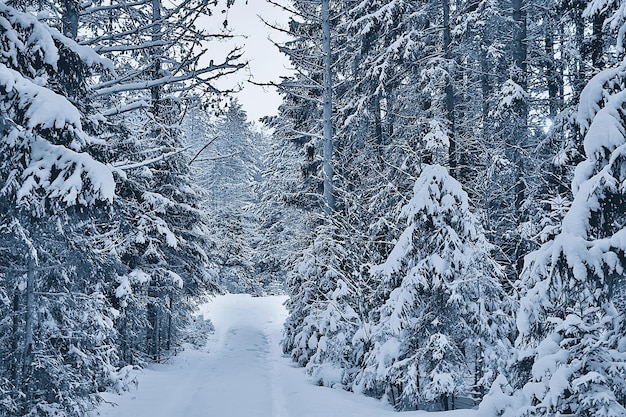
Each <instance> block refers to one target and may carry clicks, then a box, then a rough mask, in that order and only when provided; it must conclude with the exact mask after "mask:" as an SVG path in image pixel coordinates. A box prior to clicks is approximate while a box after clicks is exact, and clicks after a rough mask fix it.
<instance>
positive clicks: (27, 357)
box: [17, 254, 35, 407]
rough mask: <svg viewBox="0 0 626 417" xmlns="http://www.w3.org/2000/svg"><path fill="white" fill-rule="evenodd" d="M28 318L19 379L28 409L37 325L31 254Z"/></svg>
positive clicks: (27, 297)
mask: <svg viewBox="0 0 626 417" xmlns="http://www.w3.org/2000/svg"><path fill="white" fill-rule="evenodd" d="M25 313H26V317H25V323H24V349H23V351H22V369H21V372H20V376H19V378H18V384H17V389H20V390H22V392H23V393H24V395H25V398H24V405H25V407H28V403H29V401H30V398H31V395H32V393H31V392H30V389H29V383H30V381H29V377H30V374H31V365H32V363H33V350H34V335H33V332H34V330H33V328H34V323H35V257H34V254H31V255H30V256H29V258H28V271H27V273H26V312H25Z"/></svg>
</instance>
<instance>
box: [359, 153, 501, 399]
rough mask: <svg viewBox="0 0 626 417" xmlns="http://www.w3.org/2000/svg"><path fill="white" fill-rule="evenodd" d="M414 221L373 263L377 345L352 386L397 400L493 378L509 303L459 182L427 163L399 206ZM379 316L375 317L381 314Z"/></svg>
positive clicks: (460, 391) (463, 391)
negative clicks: (378, 301)
mask: <svg viewBox="0 0 626 417" xmlns="http://www.w3.org/2000/svg"><path fill="white" fill-rule="evenodd" d="M401 217H402V218H403V219H406V221H407V227H406V229H405V230H404V232H403V233H402V235H401V236H400V237H399V238H398V242H397V243H396V245H395V247H394V249H393V250H392V251H391V253H390V254H389V257H388V259H387V261H386V262H385V263H383V264H381V265H378V266H375V267H373V268H372V273H373V274H375V275H377V276H379V277H380V279H381V286H382V287H383V290H382V291H383V292H384V297H385V301H384V304H382V305H381V306H380V308H379V309H378V310H377V312H376V314H373V315H372V318H373V319H374V320H375V321H374V322H373V323H372V324H371V326H369V331H370V334H369V335H367V334H360V335H359V336H360V337H367V338H368V339H369V345H370V346H371V349H370V351H369V352H367V353H366V355H365V357H366V361H365V363H364V365H363V368H362V370H361V372H360V373H359V375H358V376H357V379H356V382H355V389H358V390H360V391H363V392H366V393H369V394H371V395H375V396H383V395H384V396H386V397H387V399H388V400H389V401H390V402H391V403H392V404H393V405H394V406H395V407H396V408H398V409H411V408H416V407H418V406H419V405H424V404H427V403H432V402H438V403H439V404H440V406H441V407H442V408H443V409H448V408H449V407H452V408H454V398H455V397H459V396H460V397H470V396H471V392H472V382H473V380H472V376H475V377H476V376H477V382H479V384H485V383H488V382H489V380H490V379H491V378H493V377H494V372H495V371H496V369H495V366H494V364H495V363H496V362H494V361H493V360H492V359H491V360H490V357H491V356H492V355H494V354H495V353H496V350H497V349H498V348H499V346H498V343H499V341H503V342H502V343H506V342H505V341H506V335H507V331H508V329H509V327H510V322H511V319H510V316H509V315H507V313H506V312H505V311H504V310H503V308H505V307H506V306H507V304H508V303H509V301H508V300H507V297H506V296H505V294H504V292H503V291H502V288H501V286H500V282H499V280H500V278H501V270H500V267H499V266H498V265H497V264H496V263H495V262H494V261H493V260H492V259H491V257H490V251H491V245H490V244H489V243H488V242H487V240H486V239H485V237H484V232H483V231H482V228H481V226H480V223H479V221H478V219H477V217H476V216H475V215H474V214H473V213H472V212H471V211H470V206H469V201H468V196H467V194H466V193H465V192H464V191H463V189H462V187H461V184H460V183H459V182H458V181H456V180H454V179H453V178H452V177H451V176H450V175H449V174H448V172H447V170H446V169H445V168H443V167H441V166H439V165H426V166H424V168H423V171H422V173H421V175H420V177H419V179H418V180H417V181H416V183H415V187H414V195H413V197H412V198H411V200H410V201H409V202H408V203H407V204H406V205H405V207H404V208H403V210H402V214H401ZM376 318H377V320H376Z"/></svg>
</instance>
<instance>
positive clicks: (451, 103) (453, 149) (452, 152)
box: [441, 0, 458, 178]
mask: <svg viewBox="0 0 626 417" xmlns="http://www.w3.org/2000/svg"><path fill="white" fill-rule="evenodd" d="M441 7H442V9H443V53H444V57H445V59H446V61H447V65H448V73H449V74H450V76H449V78H448V82H447V83H446V89H445V94H446V118H447V119H448V126H447V128H448V140H449V143H450V146H449V148H448V155H449V156H448V164H449V166H450V175H452V177H454V178H458V172H457V166H458V155H457V140H456V137H455V135H456V126H455V118H454V107H455V99H454V86H453V80H452V53H451V51H450V44H451V43H452V36H451V33H450V0H442V1H441Z"/></svg>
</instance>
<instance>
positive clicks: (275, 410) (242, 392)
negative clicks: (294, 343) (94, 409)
mask: <svg viewBox="0 0 626 417" xmlns="http://www.w3.org/2000/svg"><path fill="white" fill-rule="evenodd" d="M284 300H285V298H284V297H263V298H255V297H251V296H247V295H225V296H219V297H216V298H215V299H214V300H213V301H212V302H210V303H208V304H207V305H205V306H204V307H203V313H204V314H205V316H208V317H209V318H210V319H211V320H212V321H213V324H214V325H215V335H213V336H212V337H211V339H210V341H209V343H208V344H207V346H206V348H204V349H202V350H195V349H191V348H190V349H187V350H185V351H184V352H182V353H180V354H179V355H178V356H176V357H175V358H173V359H172V360H171V361H170V363H167V364H162V365H155V366H152V367H150V368H149V369H146V370H144V371H142V372H141V373H140V374H139V375H138V377H137V380H138V386H137V388H136V389H132V390H131V391H129V392H126V393H123V394H122V395H116V394H105V400H106V401H107V402H108V403H107V404H104V405H102V406H101V407H100V409H99V410H98V411H99V413H100V416H102V417H386V416H387V417H391V416H395V417H398V416H402V417H413V416H421V417H424V416H425V415H427V414H428V415H432V416H437V417H473V416H474V415H475V413H476V412H475V411H472V410H457V411H449V412H442V413H427V412H424V411H414V412H406V413H401V414H398V413H396V412H394V411H393V410H392V409H391V408H390V407H389V406H387V405H385V404H383V403H381V402H380V401H376V400H374V399H372V398H367V397H364V396H361V395H355V394H351V393H348V392H345V391H342V390H339V389H331V388H324V387H319V386H316V385H314V384H312V383H311V382H310V381H309V380H308V378H307V376H306V374H305V372H304V370H303V369H302V368H297V367H295V366H294V365H293V363H292V362H291V361H290V360H289V358H286V357H284V356H283V355H282V352H281V350H280V346H279V340H280V337H281V332H282V325H283V321H284V320H285V317H286V311H285V309H284V307H283V306H282V303H283V301H284Z"/></svg>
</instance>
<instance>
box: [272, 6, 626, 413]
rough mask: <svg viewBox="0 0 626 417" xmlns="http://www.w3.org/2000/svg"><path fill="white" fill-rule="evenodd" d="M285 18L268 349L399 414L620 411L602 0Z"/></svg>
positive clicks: (619, 302)
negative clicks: (278, 316) (295, 228)
mask: <svg viewBox="0 0 626 417" xmlns="http://www.w3.org/2000/svg"><path fill="white" fill-rule="evenodd" d="M289 8H290V11H291V13H292V16H293V18H292V20H291V21H290V23H289V26H288V27H287V28H282V30H286V31H288V32H289V33H290V34H291V35H292V40H291V41H289V42H287V43H286V44H284V45H282V46H281V49H282V50H283V52H284V53H286V54H287V55H288V56H289V58H290V60H291V62H292V65H293V67H294V69H295V74H294V75H293V76H292V77H290V78H287V79H285V80H284V81H283V82H282V83H281V84H280V86H279V87H280V89H281V91H282V93H283V97H284V103H283V105H282V107H281V108H280V114H279V115H278V117H276V118H272V119H270V120H269V121H270V123H271V124H272V126H273V127H274V129H275V131H274V135H273V139H274V142H275V145H274V149H273V150H272V153H273V155H274V158H273V160H274V165H272V166H271V167H272V169H273V170H274V171H276V172H278V171H281V170H282V171H284V174H283V175H282V176H281V179H282V182H281V183H280V184H277V185H276V187H275V190H276V191H274V192H273V196H274V199H273V200H272V201H274V202H275V204H277V205H279V206H282V207H285V208H286V209H289V210H292V211H294V212H295V213H298V222H299V226H300V227H302V225H303V224H304V225H305V230H304V232H303V233H301V234H300V235H299V236H298V237H299V241H298V243H297V244H294V248H297V247H298V245H300V247H301V248H302V249H298V250H297V251H296V256H294V257H292V258H291V260H288V261H289V262H290V265H291V272H290V273H289V275H288V291H289V294H290V296H291V298H290V300H289V302H288V308H289V310H290V316H289V318H288V319H287V323H286V330H285V338H284V340H283V348H284V350H285V352H286V353H289V354H290V355H291V357H292V358H293V359H294V361H296V362H298V363H299V364H300V365H302V366H305V367H306V368H307V370H308V371H309V372H310V374H311V375H313V376H315V378H316V379H317V380H318V381H319V382H320V383H321V384H327V385H334V386H341V387H343V388H345V389H347V390H352V391H359V392H364V393H366V394H368V395H372V396H375V397H378V398H383V397H384V398H386V399H387V400H388V401H389V402H391V403H392V404H393V405H394V406H395V407H396V408H398V409H415V408H425V409H449V408H455V407H468V406H471V405H475V404H478V403H480V402H481V401H482V405H481V410H482V411H483V412H484V413H485V415H506V416H513V415H515V416H517V415H519V416H522V415H523V416H528V415H564V414H572V415H581V416H582V415H594V416H615V415H625V414H626V409H625V408H624V407H625V406H626V395H625V391H624V384H623V381H624V378H625V377H626V356H625V355H626V344H625V342H626V332H624V330H623V328H622V327H623V323H624V318H625V316H624V314H625V311H624V287H623V285H624V280H623V274H624V243H623V239H622V238H621V235H622V234H623V232H624V222H623V217H624V215H623V208H624V203H625V202H624V186H623V181H624V179H623V175H624V161H623V157H622V153H623V148H624V144H625V143H626V141H625V135H624V132H625V131H626V124H625V121H626V119H625V116H624V110H623V109H624V98H623V97H624V92H623V91H624V64H623V59H624V24H625V22H626V17H625V15H624V4H623V2H622V1H620V0H615V1H612V0H606V1H602V0H590V1H560V0H556V1H550V2H547V3H546V2H544V1H534V0H497V1H481V0H476V1H456V0H441V1H439V0H438V1H430V0H421V1H405V0H393V1H360V0H346V1H344V0H330V1H327V0H321V1H319V2H314V1H307V0H295V1H293V4H292V5H291V6H289ZM328 65H330V67H331V68H332V71H331V72H330V74H331V75H332V77H330V78H329V76H328V74H329V72H328V70H327V68H328ZM329 91H330V101H329ZM329 108H330V109H331V110H332V111H331V116H332V117H330V119H329V116H328V109H329ZM329 122H330V123H329ZM329 131H330V134H329ZM285 167H290V169H289V170H287V169H285ZM283 221H284V222H288V221H290V219H283ZM284 224H285V225H286V227H285V228H284V229H288V227H287V226H288V224H289V223H284ZM503 413H504V414H503Z"/></svg>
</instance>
